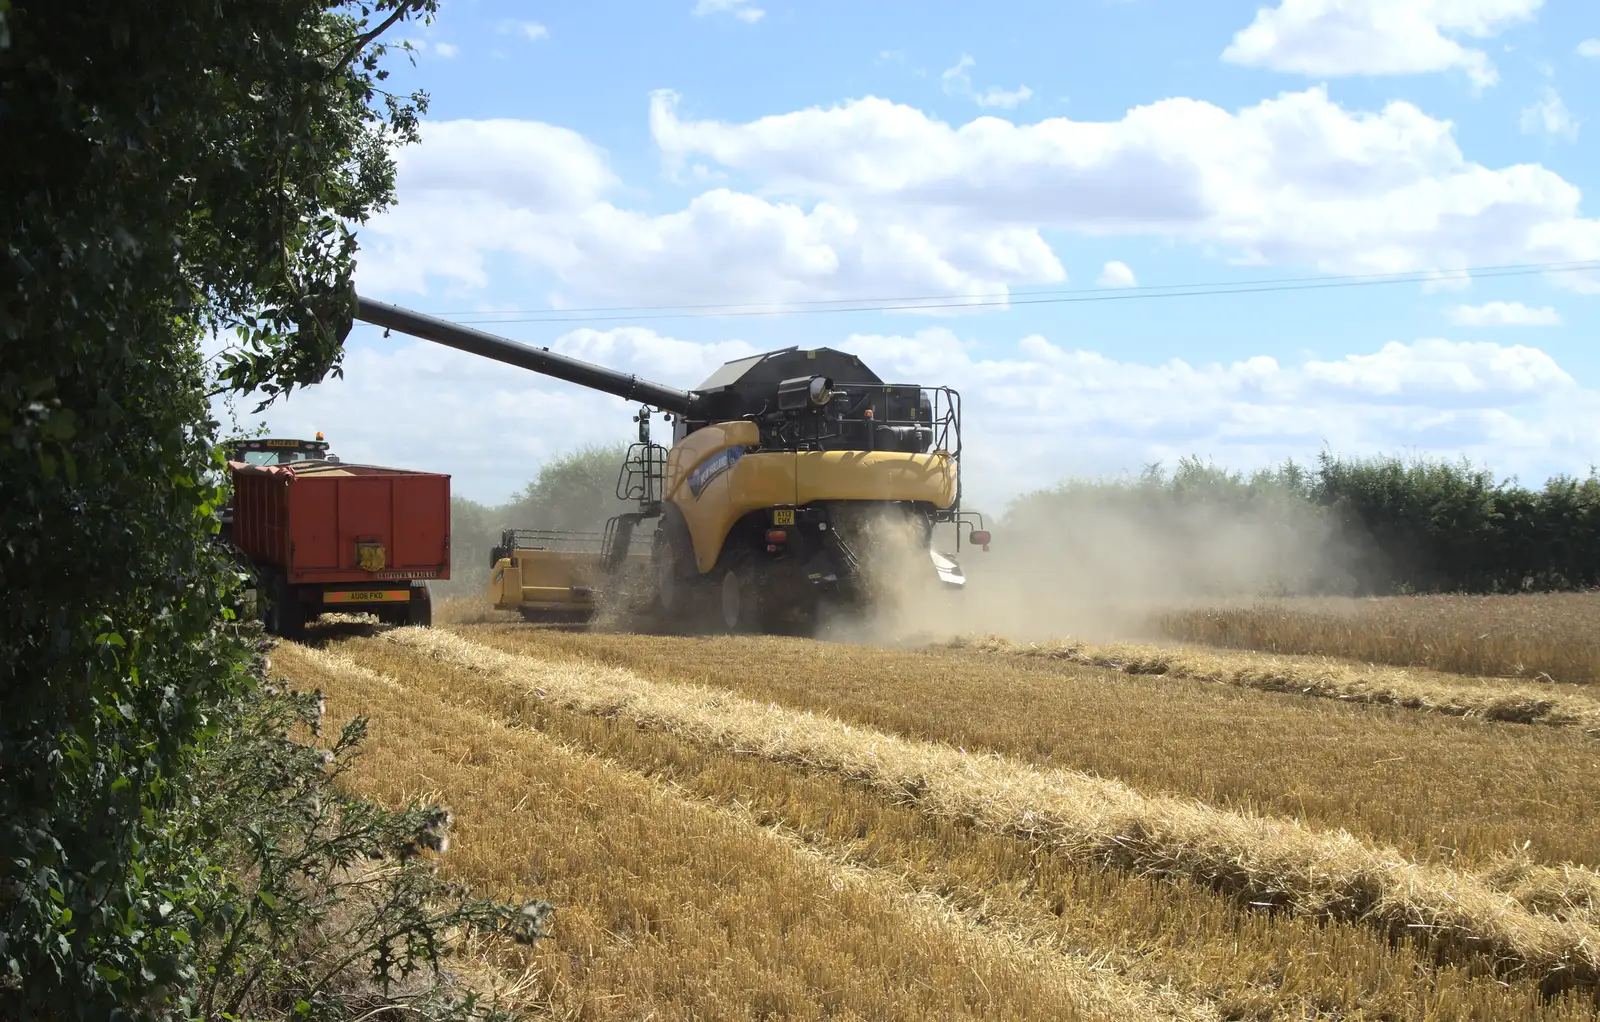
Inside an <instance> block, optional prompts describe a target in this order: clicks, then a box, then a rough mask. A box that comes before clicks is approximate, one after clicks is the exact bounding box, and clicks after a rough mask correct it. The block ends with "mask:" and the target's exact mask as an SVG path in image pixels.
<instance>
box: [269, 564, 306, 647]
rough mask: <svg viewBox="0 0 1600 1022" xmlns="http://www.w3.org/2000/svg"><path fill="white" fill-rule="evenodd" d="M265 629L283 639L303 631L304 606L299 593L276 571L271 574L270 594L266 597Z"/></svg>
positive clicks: (298, 636) (304, 623) (290, 637)
mask: <svg viewBox="0 0 1600 1022" xmlns="http://www.w3.org/2000/svg"><path fill="white" fill-rule="evenodd" d="M266 624H267V631H268V632H271V633H272V634H273V635H276V636H278V637H279V638H284V639H298V638H300V636H301V635H303V634H304V633H305V625H306V615H305V608H304V607H303V606H302V605H301V603H300V594H299V593H298V592H296V591H295V588H294V587H293V586H291V585H290V584H289V580H288V579H287V578H285V577H284V576H283V575H281V574H278V573H276V572H274V573H273V576H272V584H271V594H270V595H269V596H268V598H267V620H266Z"/></svg>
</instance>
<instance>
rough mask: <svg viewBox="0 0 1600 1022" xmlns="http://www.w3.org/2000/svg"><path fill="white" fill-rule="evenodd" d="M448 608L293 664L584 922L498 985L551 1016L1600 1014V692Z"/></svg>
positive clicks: (1292, 660)
mask: <svg viewBox="0 0 1600 1022" xmlns="http://www.w3.org/2000/svg"><path fill="white" fill-rule="evenodd" d="M462 606H466V607H467V612H465V613H463V612H461V607H462ZM442 609H444V610H445V611H446V612H445V613H441V614H440V616H439V621H440V622H441V623H440V624H439V625H438V626H436V627H435V628H433V629H414V628H396V629H389V628H380V627H377V626H368V625H349V624H345V625H332V626H329V627H325V628H323V629H321V630H320V631H317V632H314V633H313V634H312V635H311V636H309V637H308V640H307V642H306V644H304V645H296V644H288V643H285V644H281V645H279V646H278V647H277V648H276V649H275V651H274V652H273V669H274V672H275V673H276V674H279V675H282V676H285V677H287V678H288V679H289V680H290V681H291V682H292V683H293V684H294V685H295V686H297V687H300V688H306V689H309V688H318V689H321V690H322V691H323V692H324V693H325V694H326V695H327V697H328V712H329V715H330V717H331V718H334V719H336V720H337V719H341V718H347V717H349V716H352V715H357V714H359V715H363V716H366V717H367V718H368V719H369V721H370V727H371V737H370V738H369V740H368V743H367V747H366V752H365V753H364V755H363V757H362V759H361V760H360V762H359V763H358V767H357V769H356V771H355V773H354V777H355V781H354V783H355V784H357V785H358V786H359V787H360V788H361V789H362V793H363V794H367V795H370V796H375V797H378V798H381V799H384V800H386V801H393V802H400V801H405V800H407V799H412V798H429V799H434V798H437V799H440V800H442V801H443V802H445V804H447V805H449V806H450V807H451V809H452V810H453V811H454V813H455V818H456V821H457V823H456V828H455V832H454V845H453V847H452V849H451V851H450V852H449V854H448V855H446V856H444V857H443V858H442V860H441V869H442V870H443V871H445V872H447V873H449V874H450V875H452V876H454V877H456V878H459V879H462V880H465V881H467V882H469V883H471V884H472V885H474V886H475V887H477V888H479V889H480V890H482V891H483V892H484V893H491V894H502V895H516V896H522V897H541V898H545V899H548V900H550V901H551V902H553V903H555V904H556V906H557V915H556V917H555V927H554V937H553V938H552V939H551V940H549V941H547V942H545V943H544V944H542V945H539V946H537V947H535V948H533V949H523V948H513V947H507V948H496V947H489V948H482V949H479V956H478V962H479V966H480V968H479V969H478V970H477V971H475V972H474V973H473V976H474V981H475V982H477V983H479V984H480V985H482V986H483V987H484V988H485V989H486V990H493V991H497V992H498V995H499V996H502V997H504V998H506V999H507V1003H509V1004H512V1005H515V1006H519V1007H522V1008H525V1009H527V1010H529V1011H530V1012H531V1013H532V1014H534V1015H535V1016H536V1017H549V1018H571V1019H647V1018H653V1019H679V1018H683V1019H690V1018H692V1019H755V1018H762V1019H773V1018H784V1019H788V1018H796V1019H901V1018H915V1019H935V1018H937V1019H961V1018H974V1019H976V1018H984V1019H990V1018H993V1019H1012V1018H1015V1019H1108V1020H1112V1019H1114V1020H1123V1019H1196V1020H1201V1019H1209V1020H1219V1022H1220V1020H1225V1019H1250V1020H1274V1019H1283V1020H1289V1019H1295V1020H1300V1019H1312V1018H1317V1019H1330V1020H1332V1019H1338V1020H1411V1019H1416V1020H1435V1019H1439V1020H1443V1019H1590V1020H1596V1019H1600V994H1597V991H1600V871H1597V870H1600V824H1597V822H1596V821H1597V820H1600V732H1597V731H1596V724H1597V722H1600V704H1597V702H1596V701H1595V699H1594V697H1593V696H1592V695H1591V694H1590V690H1589V689H1587V688H1586V687H1584V686H1579V685H1570V686H1550V685H1545V686H1533V685H1530V684H1529V682H1528V681H1527V679H1526V678H1525V677H1523V678H1506V677H1479V676H1464V675H1455V674H1450V673H1446V672H1443V671H1440V670H1438V669H1437V668H1436V667H1435V668H1434V669H1429V670H1422V669H1417V668H1414V667H1413V668H1399V667H1395V666H1375V665H1373V664H1370V663H1362V662H1359V661H1356V660H1333V659H1330V658H1328V657H1325V656H1324V657H1314V656H1305V655H1300V656H1290V655H1285V654H1263V653H1259V652H1249V651H1245V650H1237V649H1221V648H1209V647H1203V646H1198V645H1184V646H1154V645H1146V646H1133V645H1128V644H1117V645H1104V646H1089V645H1085V644H1083V643H1076V642H1071V641H1063V642H1060V643H1050V644H1034V645H1028V644H1019V643H1010V642H1006V641H1005V640H1002V639H997V638H981V637H969V638H966V639H963V640H959V641H954V642H950V641H946V642H942V643H937V644H926V645H923V646H919V647H916V648H892V649H891V648H875V647H871V646H868V645H863V644H846V643H833V642H819V641H812V640H804V639H792V638H776V637H760V638H756V637H722V636H712V637H684V636H647V635H632V634H619V633H605V632H601V631H562V630H554V629H548V628H541V627H537V626H532V625H526V624H522V623H520V622H515V621H508V620H503V619H501V616H498V615H494V614H485V613H479V612H476V611H474V610H472V609H471V606H470V604H465V605H457V606H456V607H455V608H454V609H453V610H452V608H450V607H445V608H442ZM1547 689H1550V691H1546V690H1547ZM479 973H481V975H480V974H479Z"/></svg>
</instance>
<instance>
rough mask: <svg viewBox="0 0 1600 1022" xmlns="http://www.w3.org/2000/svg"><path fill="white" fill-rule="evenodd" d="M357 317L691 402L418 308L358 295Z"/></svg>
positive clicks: (548, 369) (558, 373) (651, 397)
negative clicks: (421, 311) (424, 312)
mask: <svg viewBox="0 0 1600 1022" xmlns="http://www.w3.org/2000/svg"><path fill="white" fill-rule="evenodd" d="M355 318H356V319H359V320H361V321H363V322H366V323H371V324H373V325H374V326H381V327H383V328H385V329H387V330H398V331H400V332H401V333H403V334H410V335H411V336H413V337H420V338H422V339H423V340H426V341H433V342H434V343H435V344H443V345H445V346H446V347H449V348H455V349H457V350H458V351H465V352H468V353H470V354H473V355H478V356H480V357H482V358H492V359H494V360H495V361H497V362H504V363H506V364H508V365H514V366H517V367H519V368H522V369H528V370H531V371H533V372H536V373H543V374H544V375H546V376H553V377H555V378H556V379H558V380H566V381H567V382H568V383H576V384H578V385H579V386H582V387H588V388H590V389H592V390H598V391H602V392H604V393H606V394H615V395H616V396H618V397H620V398H624V399H626V400H629V401H638V402H640V403H642V404H647V405H653V406H655V407H656V408H659V409H661V410H662V411H666V412H676V413H678V414H680V415H681V414H687V413H689V412H690V411H691V410H692V409H693V408H694V406H695V404H696V400H695V395H693V394H691V393H689V392H688V391H686V390H678V389H677V388H675V387H667V386H663V385H662V384H659V383H652V382H650V381H649V380H641V379H640V378H639V377H637V376H634V375H632V374H631V373H619V372H617V371H616V370H615V369H607V368H605V367H604V366H597V365H593V364H591V363H589V362H584V361H581V360H579V359H575V358H569V357H568V356H566V355H558V354H556V353H555V352H553V351H550V350H549V349H547V348H535V347H532V346H530V345H526V344H518V343H517V342H515V341H510V340H507V339H506V338H504V337H497V336H495V335H494V334H491V333H485V332H484V331H482V330H474V329H473V328H472V327H469V326H462V325H460V324H459V323H451V322H448V321H446V320H442V319H436V318H434V317H433V316H424V315H423V314H422V313H420V312H412V311H411V310H410V309H402V308H400V307H399V306H396V305H389V304H387V303H385V302H375V301H373V300H372V299H370V298H362V297H359V296H357V298H356V311H355Z"/></svg>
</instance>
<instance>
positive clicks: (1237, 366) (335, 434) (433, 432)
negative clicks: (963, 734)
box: [265, 327, 1600, 509]
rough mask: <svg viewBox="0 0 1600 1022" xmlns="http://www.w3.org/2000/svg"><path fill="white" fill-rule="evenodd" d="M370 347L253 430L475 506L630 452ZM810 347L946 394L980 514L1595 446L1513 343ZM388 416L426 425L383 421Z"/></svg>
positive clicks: (1593, 424)
mask: <svg viewBox="0 0 1600 1022" xmlns="http://www.w3.org/2000/svg"><path fill="white" fill-rule="evenodd" d="M490 329H494V328H490ZM505 329H519V328H505ZM376 336H377V333H376V331H370V330H369V331H363V332H361V333H360V334H359V335H358V337H357V339H356V341H355V343H354V344H353V346H352V348H351V350H350V352H349V354H348V355H347V358H346V362H345V376H344V378H343V379H342V380H334V381H330V382H328V383H325V384H322V385H320V386H318V387H315V388H312V389H310V390H308V391H304V392H298V393H296V394H295V395H294V396H292V397H291V398H290V399H289V400H288V401H287V402H285V403H283V404H281V405H279V406H276V407H274V408H273V409H271V410H269V412H268V413H266V416H265V417H266V418H267V420H268V422H269V424H270V425H271V426H272V427H273V428H275V429H279V430H283V431H287V432H294V433H307V432H310V431H312V430H318V429H320V430H323V431H324V432H325V433H326V434H327V436H328V438H329V439H330V441H332V443H333V445H334V450H335V451H336V452H337V453H339V454H340V455H341V456H342V457H344V458H345V459H346V460H351V461H375V462H378V463H380V464H399V465H406V466H411V467H416V468H422V469H431V470H436V471H445V472H450V473H451V474H452V475H453V476H454V477H455V491H456V492H457V493H460V494H462V495H464V496H468V497H472V498H474V499H478V500H485V501H497V500H500V499H503V498H504V497H506V496H508V495H509V494H510V493H512V492H513V491H515V490H517V489H519V488H520V487H521V486H522V484H523V483H525V482H526V481H527V480H528V479H530V478H532V477H533V476H534V475H535V474H536V473H537V471H538V467H539V464H540V463H541V462H542V461H543V460H545V459H547V458H550V457H551V456H553V455H557V454H560V453H562V452H565V451H569V450H572V449H573V448H576V447H578V446H580V445H583V444H589V443H616V442H625V441H627V440H628V439H629V438H630V436H631V435H632V434H631V431H632V428H633V427H632V425H631V423H630V422H629V420H628V416H629V415H630V414H631V412H632V410H633V406H631V405H629V404H628V403H627V402H624V401H622V400H621V399H620V398H614V397H611V396H609V395H604V394H599V393H596V392H593V391H587V390H584V389H582V388H579V387H576V386H574V385H570V384H566V383H562V382H560V381H556V380H551V379H548V378H546V377H542V376H539V375H537V374H534V373H528V372H524V371H522V370H518V369H514V368H511V367H509V366H505V365H501V364H499V363H497V362H492V361H488V360H485V359H480V358H476V357H473V356H470V355H466V354H463V353H460V352H456V351H453V350H450V349H447V348H443V347H440V346H437V345H433V344H427V343H422V342H413V341H410V340H409V339H406V338H403V337H401V336H399V335H395V336H394V337H393V338H391V339H389V340H387V341H376V340H374V338H376ZM524 336H525V335H524ZM530 343H540V344H544V343H548V344H549V345H550V347H551V348H552V350H555V351H560V352H563V353H566V354H571V355H574V356H576V357H579V358H584V359H587V360H590V361H595V362H599V363H601V364H604V365H607V366H612V367H614V368H617V369H619V370H622V371H625V372H634V373H638V374H639V375H640V376H643V377H645V378H646V379H651V380H655V381H658V382H661V383H665V384H669V385H672V386H679V387H685V388H688V387H693V386H695V385H696V384H698V383H699V382H700V381H701V380H703V379H704V378H705V377H706V376H707V375H709V374H710V372H711V371H712V370H713V369H714V368H715V367H716V366H717V365H720V364H721V363H722V362H724V361H726V360H728V359H732V358H737V357H740V356H743V355H747V354H750V353H753V352H754V351H755V350H758V349H757V348H755V347H754V346H752V345H751V344H749V343H748V342H746V341H743V340H737V339H730V340H724V341H720V342H716V343H704V344H702V343H692V342H688V341H684V340H681V339H675V338H671V337H666V336H662V335H660V334H658V333H655V332H654V331H651V330H643V329H634V328H628V329H619V330H608V331H595V330H577V331H573V332H571V333H567V334H563V335H561V336H557V337H554V338H553V339H541V340H538V341H531V340H530ZM814 343H819V344H828V345H830V346H832V347H836V348H841V349H843V350H846V351H851V352H856V353H859V354H860V355H861V356H862V357H863V359H864V360H865V361H866V362H867V363H868V364H869V365H871V366H872V367H873V369H874V370H875V371H877V372H878V373H879V374H880V375H884V376H892V377H896V378H899V379H902V380H908V381H915V382H920V383H923V384H924V385H938V384H950V385H953V386H955V387H957V388H958V389H959V390H960V391H961V394H962V398H963V402H962V403H963V424H964V430H963V433H964V437H963V439H964V449H965V454H964V457H963V464H964V465H966V470H965V472H966V485H967V488H968V492H969V493H970V494H971V497H972V500H973V501H974V502H975V503H977V504H978V505H979V506H981V507H984V508H987V509H994V508H997V507H998V506H999V505H1001V504H1002V503H1003V502H1004V501H1005V500H1007V499H1009V498H1010V497H1012V496H1015V495H1016V494H1018V493H1021V492H1023V491H1026V490H1029V489H1033V488H1036V487H1039V486H1044V485H1049V484H1050V483H1052V482H1054V481H1056V480H1057V479H1059V478H1061V477H1063V476H1066V475H1071V474H1102V473H1114V472H1118V471H1122V470H1137V469H1138V468H1139V466H1141V465H1142V464H1145V463H1148V462H1151V461H1156V460H1166V461H1168V462H1171V461H1173V460H1175V459H1177V458H1178V457H1180V456H1183V455H1187V454H1196V455H1200V456H1201V457H1210V458H1214V459H1215V460H1216V461H1218V462H1219V463H1222V464H1225V465H1231V466H1234V467H1239V468H1249V467H1256V466H1262V465H1266V464H1269V463H1272V462H1274V461H1278V460H1280V459H1282V458H1285V457H1290V456H1292V457H1295V458H1298V459H1301V460H1302V461H1303V460H1305V459H1308V458H1309V457H1311V456H1313V455H1314V454H1315V453H1316V452H1317V451H1318V450H1319V449H1321V448H1322V447H1323V446H1324V444H1326V445H1327V446H1329V447H1330V448H1331V449H1333V450H1334V451H1336V452H1338V453H1341V454H1366V453H1377V452H1388V453H1399V452H1403V451H1415V452H1418V453H1424V454H1427V453H1432V454H1436V455H1442V456H1448V457H1457V456H1459V455H1461V454H1467V455H1469V456H1471V457H1473V458H1475V459H1477V460H1481V461H1484V462H1486V463H1487V464H1489V465H1490V466H1491V467H1492V468H1494V469H1495V470H1496V471H1498V472H1504V473H1509V472H1519V473H1523V474H1524V475H1525V476H1527V477H1530V478H1533V477H1538V476H1540V475H1547V474H1550V473H1553V472H1556V471H1561V470H1567V471H1580V472H1581V471H1583V470H1584V469H1585V468H1586V466H1587V465H1588V463H1589V461H1590V460H1591V459H1592V458H1593V456H1594V439H1593V438H1594V436H1596V435H1597V434H1600V394H1596V393H1595V392H1594V391H1591V390H1587V389H1585V388H1582V387H1580V386H1579V385H1578V384H1577V383H1576V382H1575V381H1574V380H1573V379H1572V377H1571V376H1570V375H1569V374H1568V373H1567V372H1566V371H1565V370H1563V369H1562V368H1561V367H1560V366H1559V365H1558V364H1557V363H1556V362H1555V361H1554V360H1553V359H1552V358H1550V356H1549V355H1547V354H1546V353H1544V352H1542V351H1540V350H1539V349H1537V348H1530V347H1526V346H1521V345H1512V346H1507V345H1498V344H1491V343H1464V342H1457V341H1451V340H1444V339H1424V340H1418V341H1415V342H1413V343H1410V344H1402V343H1390V344H1386V345H1384V346H1382V347H1381V348H1379V349H1377V350H1375V351H1367V352H1358V353H1353V354H1349V355H1345V356H1342V357H1333V358H1325V359H1308V360H1305V361H1303V362H1299V363H1298V364H1287V363H1280V362H1279V361H1277V360H1276V359H1273V358H1270V357H1266V356H1256V357H1254V358H1247V359H1243V360H1240V361H1237V362H1232V363H1227V364H1222V363H1213V364H1201V363H1189V362H1186V361H1183V360H1179V359H1172V360H1168V361H1166V362H1161V363H1143V362H1137V361H1124V360H1119V359H1116V358H1112V357H1110V356H1107V355H1105V354H1102V353H1100V352H1098V351H1094V350H1085V349H1073V348H1068V347H1065V346H1062V345H1061V344H1059V343H1056V342H1053V341H1051V340H1049V339H1047V338H1045V337H1042V336H1038V335H1033V336H1028V337H1024V338H1022V339H1021V340H1020V341H1019V342H1018V343H1017V344H1016V345H1015V346H1014V347H1012V348H1011V350H1008V351H1003V352H998V351H997V352H993V353H990V354H979V353H978V349H977V348H976V347H975V346H974V345H973V344H972V343H971V342H969V341H965V340H963V339H962V338H960V337H958V336H957V335H956V334H955V333H953V332H952V331H950V330H948V329H945V328H942V327H936V328H931V329H927V330H922V331H919V332H917V333H916V334H914V335H878V334H871V335H862V334H855V335H851V336H849V337H846V338H843V339H834V340H829V339H826V338H818V339H817V340H816V341H815V342H814ZM396 407H414V408H421V409H427V413H426V414H419V415H414V416H402V417H399V418H396V417H395V416H393V415H391V414H389V412H390V410H392V409H393V408H396Z"/></svg>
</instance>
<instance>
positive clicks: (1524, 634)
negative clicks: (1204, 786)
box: [1154, 592, 1600, 684]
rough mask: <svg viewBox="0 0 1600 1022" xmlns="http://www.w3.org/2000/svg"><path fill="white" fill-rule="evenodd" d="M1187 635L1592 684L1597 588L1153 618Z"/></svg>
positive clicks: (1328, 602)
mask: <svg viewBox="0 0 1600 1022" xmlns="http://www.w3.org/2000/svg"><path fill="white" fill-rule="evenodd" d="M1154 624H1155V625H1156V626H1157V628H1158V629H1159V630H1160V631H1161V632H1163V633H1165V634H1166V635H1168V636H1170V637H1172V638H1174V639H1179V640H1183V641H1187V642H1202V643H1208V644H1210V645H1214V646H1229V647H1235V648H1239V649H1255V650H1263V651H1267V652H1274V653H1312V654H1320V655H1325V656H1336V657H1348V658H1351V659H1355V660H1362V661H1369V662H1372V663H1383V664H1397V665H1400V666H1409V667H1428V668H1433V669H1435V670H1440V671H1454V672H1459V673H1463V674H1481V675H1502V676H1509V677H1517V678H1523V679H1526V680H1529V681H1538V682H1568V683H1574V684H1592V683H1596V682H1600V592H1583V593H1538V594H1529V595H1518V596H1390V597H1383V598H1378V599H1365V600H1355V599H1301V600H1276V601H1263V602H1258V603H1253V604H1248V605H1245V606H1240V607H1224V608H1219V607H1199V608H1189V609H1184V610H1177V611H1172V612H1169V613H1165V614H1160V615H1157V616H1156V620H1155V622H1154Z"/></svg>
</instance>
